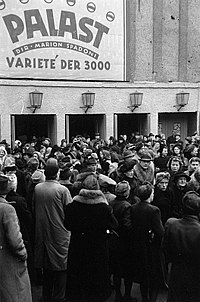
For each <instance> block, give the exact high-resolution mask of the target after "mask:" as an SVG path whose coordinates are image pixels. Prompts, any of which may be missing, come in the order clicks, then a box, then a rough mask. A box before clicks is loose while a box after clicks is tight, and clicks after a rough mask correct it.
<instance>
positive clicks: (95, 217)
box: [66, 174, 118, 302]
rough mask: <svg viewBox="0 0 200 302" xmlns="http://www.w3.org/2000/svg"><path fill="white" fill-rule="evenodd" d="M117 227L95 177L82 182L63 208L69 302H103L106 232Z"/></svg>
mask: <svg viewBox="0 0 200 302" xmlns="http://www.w3.org/2000/svg"><path fill="white" fill-rule="evenodd" d="M117 225H118V222H117V220H116V218H115V217H114V215H113V210H112V208H111V207H110V206H109V205H108V202H107V200H106V198H105V196H104V194H103V193H102V192H101V191H100V189H99V183H98V180H97V177H96V175H95V174H90V175H87V176H86V178H85V179H84V180H83V181H82V189H81V190H80V192H79V195H76V196H75V197H74V198H73V202H72V203H71V204H68V205H67V208H66V228H67V229H68V230H70V231H71V241H70V246H69V254H68V269H67V280H68V281H67V291H66V293H67V294H68V298H69V299H71V300H70V301H87V302H89V301H91V302H94V301H95V302H96V301H101V302H102V301H105V300H106V299H107V298H108V297H109V295H110V293H111V291H110V274H109V258H108V255H109V254H108V242H107V232H110V230H112V229H115V228H116V227H117Z"/></svg>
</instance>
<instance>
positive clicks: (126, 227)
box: [109, 196, 131, 277]
mask: <svg viewBox="0 0 200 302" xmlns="http://www.w3.org/2000/svg"><path fill="white" fill-rule="evenodd" d="M110 205H111V206H112V208H113V213H114V215H115V217H116V218H117V221H118V223H119V225H118V227H117V229H116V233H117V235H118V236H112V238H111V240H110V244H109V245H110V266H111V272H112V273H114V274H115V275H117V276H120V277H126V276H129V273H130V208H131V204H130V203H129V202H128V201H127V200H126V199H125V198H124V197H122V196H117V197H116V198H115V199H114V200H113V201H112V202H111V203H110Z"/></svg>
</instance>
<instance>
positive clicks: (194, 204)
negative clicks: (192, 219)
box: [182, 191, 200, 215]
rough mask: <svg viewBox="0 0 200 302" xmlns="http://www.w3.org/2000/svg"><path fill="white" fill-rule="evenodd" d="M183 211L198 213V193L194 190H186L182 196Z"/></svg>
mask: <svg viewBox="0 0 200 302" xmlns="http://www.w3.org/2000/svg"><path fill="white" fill-rule="evenodd" d="M182 201H183V213H184V214H186V215H198V214H199V213H200V195H199V194H198V193H197V192H195V191H188V192H187V193H186V194H185V195H184V196H183V200H182Z"/></svg>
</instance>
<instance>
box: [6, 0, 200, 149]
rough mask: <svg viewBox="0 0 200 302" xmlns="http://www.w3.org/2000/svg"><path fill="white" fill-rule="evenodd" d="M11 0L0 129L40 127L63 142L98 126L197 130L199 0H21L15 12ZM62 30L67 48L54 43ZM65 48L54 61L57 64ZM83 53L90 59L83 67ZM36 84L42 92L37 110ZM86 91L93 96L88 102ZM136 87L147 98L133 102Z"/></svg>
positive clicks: (114, 131)
mask: <svg viewBox="0 0 200 302" xmlns="http://www.w3.org/2000/svg"><path fill="white" fill-rule="evenodd" d="M2 3H4V1H3V2H2ZM101 3H102V5H101V10H100V8H99V7H100V4H101ZM1 5H3V4H1ZM6 5H7V4H6V1H5V3H4V7H3V6H2V7H0V17H1V28H4V32H3V33H2V34H0V37H1V39H2V41H3V43H4V47H3V50H2V51H1V52H0V117H1V131H0V135H1V139H6V140H7V141H8V142H11V143H13V142H14V140H15V139H17V138H18V137H20V136H22V135H27V137H28V138H31V136H32V135H36V136H47V137H50V138H51V139H52V142H53V143H54V144H59V143H60V141H61V139H63V138H67V140H68V141H70V139H71V137H73V136H74V135H77V134H89V135H90V136H91V137H93V136H94V133H95V132H99V133H100V135H101V137H102V138H104V139H108V138H109V136H111V135H112V136H115V137H118V136H119V135H120V134H123V133H126V134H127V135H129V134H131V133H133V132H135V131H139V132H140V133H141V134H145V135H146V134H148V133H150V132H153V133H154V134H157V133H160V132H162V133H165V135H166V136H169V135H171V133H172V130H175V131H177V132H180V133H181V138H182V139H184V138H185V137H186V136H188V135H192V134H193V133H194V132H195V131H198V132H199V130H200V129H199V128H200V125H199V112H200V108H199V95H200V94H199V92H200V84H199V81H200V66H199V65H200V26H199V25H200V4H199V1H197V0H179V1H177V0H170V1H169V0H126V1H125V0H124V1H123V0H108V1H103V2H102V0H101V1H100V0H93V1H86V0H83V1H81V4H80V3H78V1H75V0H73V1H72V0H68V1H64V0H63V1H60V4H59V7H58V5H57V4H56V2H55V3H54V1H52V0H46V1H45V0H44V1H42V0H37V1H34V5H33V4H32V3H31V1H30V2H29V0H19V1H18V2H17V1H16V5H18V10H17V12H19V13H18V14H16V10H13V8H11V7H9V5H8V6H6ZM98 9H99V10H98ZM104 12H105V14H104ZM56 14H58V15H56ZM105 16H106V17H105ZM63 19H64V21H63ZM57 20H59V22H58V21H57ZM111 21H114V22H113V23H112V22H111ZM73 22H75V23H73ZM47 25H48V26H47ZM109 33H111V34H110V36H109ZM5 35H7V36H6V39H5ZM66 37H67V38H66ZM22 38H23V39H22ZM41 38H42V40H41V41H42V43H43V44H39V41H40V39H41ZM63 38H65V42H66V41H67V43H68V44H62V48H64V47H65V49H62V50H60V49H59V50H58V47H60V46H59V45H58V44H55V45H52V44H51V42H52V41H53V42H54V43H59V42H60V43H64V42H63V41H62V39H63ZM20 39H21V41H20ZM51 39H53V40H52V41H51ZM67 39H68V40H67ZM70 39H71V40H70ZM75 40H76V43H75ZM35 41H36V42H35ZM47 41H48V42H47ZM20 43H21V44H20ZM44 43H46V44H44ZM47 43H49V44H48V45H47ZM86 43H87V47H86V46H85V45H86ZM74 45H76V47H79V50H78V51H77V50H76V51H74V50H75V48H73V47H74ZM51 46H52V47H51ZM54 46H55V47H54ZM32 47H34V50H32V49H31V48H32ZM70 47H71V48H70ZM80 47H81V48H80ZM36 48H38V49H36ZM72 48H73V50H72ZM61 51H62V53H61ZM9 52H10V53H9ZM37 52H38V57H37ZM75 53H76V55H75ZM61 55H62V60H61V61H60V65H59V66H60V70H59V71H58V70H57V69H56V68H54V67H55V65H53V64H55V61H56V60H57V58H58V59H59V58H60V57H61ZM63 55H64V56H65V57H63ZM42 56H43V57H42ZM72 56H74V57H72ZM98 56H99V57H98ZM97 57H98V58H97ZM34 58H35V61H34ZM41 58H43V61H42V60H40V59H41ZM44 58H46V59H44ZM52 58H53V59H54V61H53V59H52ZM51 59H52V61H51ZM45 60H46V61H45ZM81 60H82V61H83V62H88V63H86V64H88V65H87V66H86V67H85V70H83V71H82V70H81V64H82V63H81V62H82V61H81ZM34 64H35V65H34ZM45 64H46V65H45ZM50 64H51V67H52V68H50ZM109 64H110V65H109ZM50 69H51V70H50ZM61 69H62V70H61ZM35 89H37V90H38V91H39V92H41V93H43V100H42V105H41V107H40V108H38V109H36V110H35V112H34V113H33V110H31V108H30V99H29V94H30V92H32V91H34V90H35ZM87 91H90V92H92V93H94V94H95V99H94V105H93V106H92V107H91V108H89V109H88V110H87V112H85V110H84V108H82V107H83V103H82V94H83V93H85V92H87ZM138 92H139V93H142V96H143V97H142V103H141V105H140V106H138V107H137V106H136V107H131V104H130V95H131V94H134V93H138ZM180 93H183V96H182V97H181V98H180V99H179V100H178V99H177V95H180ZM184 97H186V99H185V100H184ZM177 102H179V104H181V106H178V103H177ZM180 102H181V103H180Z"/></svg>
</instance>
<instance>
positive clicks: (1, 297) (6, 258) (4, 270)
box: [0, 197, 32, 302]
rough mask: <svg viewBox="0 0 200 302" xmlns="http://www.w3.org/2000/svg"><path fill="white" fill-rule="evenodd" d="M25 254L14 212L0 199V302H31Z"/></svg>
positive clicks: (10, 206)
mask: <svg viewBox="0 0 200 302" xmlns="http://www.w3.org/2000/svg"><path fill="white" fill-rule="evenodd" d="M26 258H27V253H26V249H25V246H24V242H23V240H22V235H21V232H20V228H19V224H18V218H17V215H16V211H15V209H14V207H13V206H12V205H10V204H9V203H8V202H7V201H6V200H5V199H4V198H2V197H0V302H31V301H32V297H31V286H30V280H29V276H28V271H27V266H26Z"/></svg>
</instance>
